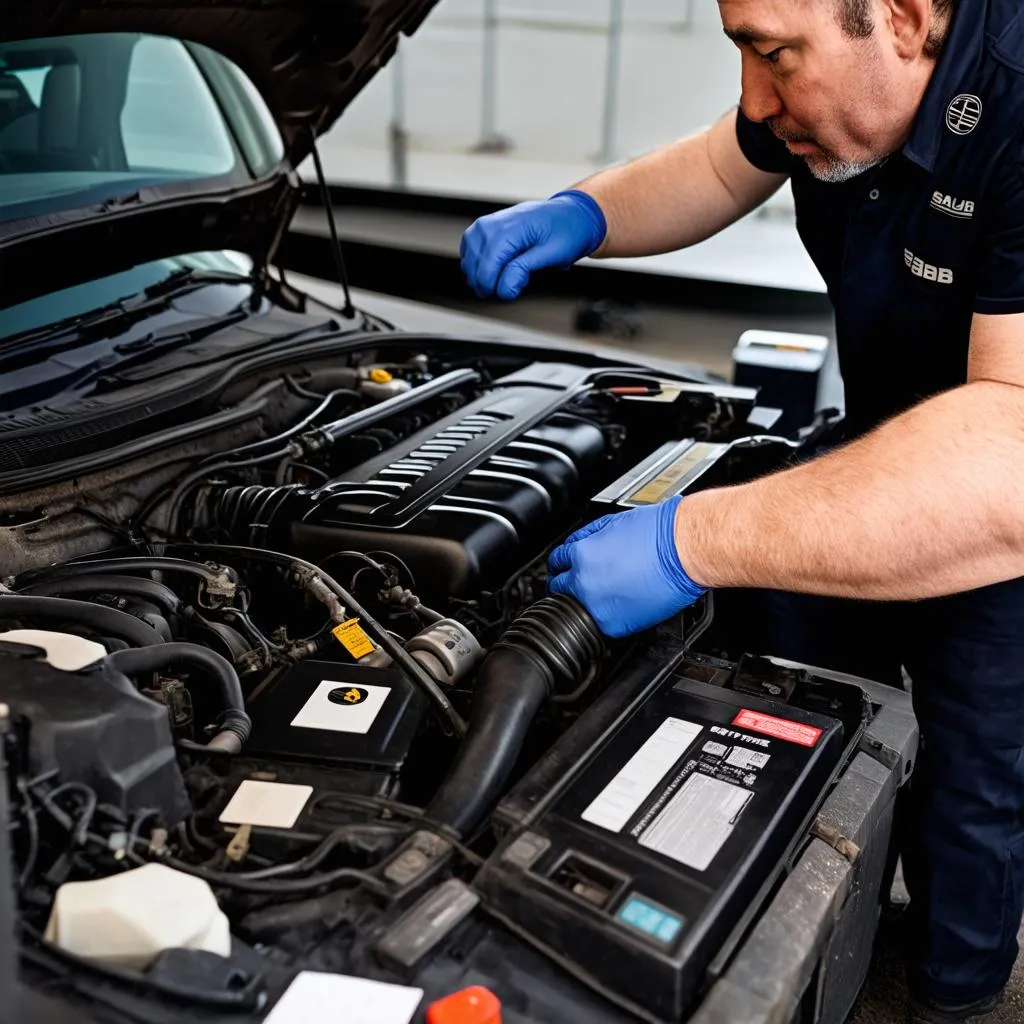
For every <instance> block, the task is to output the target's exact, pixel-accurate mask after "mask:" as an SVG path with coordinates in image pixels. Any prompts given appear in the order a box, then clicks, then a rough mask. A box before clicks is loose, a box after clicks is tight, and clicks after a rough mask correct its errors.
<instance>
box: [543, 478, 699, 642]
mask: <svg viewBox="0 0 1024 1024" xmlns="http://www.w3.org/2000/svg"><path fill="white" fill-rule="evenodd" d="M680 502H681V499H680V498H679V497H676V498H672V499H671V500H669V501H666V502H662V503H661V504H659V505H650V506H647V507H646V508H636V509H632V510H630V511H629V512H620V513H617V514H615V515H610V516H605V517H604V518H603V519H598V520H597V522H594V523H591V524H590V525H589V526H586V527H584V528H583V529H582V530H579V531H578V532H577V533H574V534H573V535H572V536H571V537H570V538H569V539H568V540H567V541H566V542H565V543H564V544H563V545H562V546H561V547H559V548H556V549H555V550H554V551H553V552H552V553H551V558H550V560H549V562H548V569H549V571H550V573H551V584H550V586H551V591H552V592H553V593H555V594H567V595H569V596H571V597H574V598H576V600H577V601H579V602H580V604H582V605H583V607H584V608H586V609H587V611H588V612H589V613H590V615H591V616H592V617H593V619H594V621H595V622H596V623H597V625H598V627H599V628H600V630H601V632H602V633H604V634H605V635H606V636H610V637H622V636H628V635H629V634H631V633H638V632H640V630H643V629H648V628H649V627H651V626H654V625H657V624H658V623H659V622H664V621H665V620H666V619H668V618H670V617H671V616H673V615H677V614H678V613H679V612H681V611H682V610H683V609H684V608H687V607H689V606H690V605H691V604H693V603H694V602H695V601H697V600H698V599H699V598H700V597H701V596H702V595H703V594H704V593H705V592H706V591H705V590H704V588H703V587H700V586H698V585H697V584H696V583H694V582H693V580H691V579H690V577H689V576H687V575H686V570H685V569H684V568H683V566H682V563H681V562H680V561H679V555H678V554H677V553H676V542H675V535H676V516H677V513H678V511H679V506H680Z"/></svg>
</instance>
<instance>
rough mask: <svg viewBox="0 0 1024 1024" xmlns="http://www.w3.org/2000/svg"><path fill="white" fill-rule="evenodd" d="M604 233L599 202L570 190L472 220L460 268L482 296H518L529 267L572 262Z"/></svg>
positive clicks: (590, 249) (464, 238)
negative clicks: (545, 199)
mask: <svg viewBox="0 0 1024 1024" xmlns="http://www.w3.org/2000/svg"><path fill="white" fill-rule="evenodd" d="M607 232H608V225H607V223H606V222H605V219H604V213H603V212H602V210H601V207H600V206H598V204H597V200H596V199H594V198H593V197H592V196H590V195H588V194H587V193H586V192H580V191H578V190H576V189H569V190H568V191H566V192H558V193H556V194H555V195H553V196H552V197H551V198H550V199H548V200H547V201H545V202H540V203H536V202H534V203H520V204H519V205H518V206H513V207H511V208H509V209H507V210H500V211H499V212H498V213H492V214H489V215H488V216H486V217H481V218H480V219H479V220H477V221H475V222H474V223H473V224H471V225H470V227H469V229H468V230H467V231H466V233H465V234H464V235H463V236H462V247H461V252H462V271H463V273H464V274H465V275H466V280H467V281H469V285H470V287H471V288H472V289H473V291H475V292H476V293H477V295H479V296H480V298H481V299H487V298H491V297H492V296H494V295H497V296H498V298H499V299H505V300H506V301H509V300H512V299H517V298H518V297H519V294H520V293H521V292H522V290H523V289H524V288H525V287H526V285H527V283H528V282H529V280H530V274H532V273H533V271H535V270H543V269H544V268H546V267H561V268H565V267H570V266H572V264H574V263H575V262H576V261H577V260H581V259H583V257H584V256H589V255H590V254H591V253H592V252H593V251H594V250H595V249H597V248H598V246H600V244H601V243H602V242H603V241H604V237H605V235H606V234H607Z"/></svg>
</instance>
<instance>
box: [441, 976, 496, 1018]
mask: <svg viewBox="0 0 1024 1024" xmlns="http://www.w3.org/2000/svg"><path fill="white" fill-rule="evenodd" d="M427 1024H501V1003H500V1002H498V997H497V996H496V995H495V994H494V993H493V992H492V991H491V990H490V989H487V988H484V987H483V986H482V985H473V986H472V987H471V988H464V989H462V990H461V991H460V992H453V993H452V994H451V995H450V996H445V998H444V999H439V1000H438V1001H437V1002H436V1003H431V1004H430V1006H428V1007H427Z"/></svg>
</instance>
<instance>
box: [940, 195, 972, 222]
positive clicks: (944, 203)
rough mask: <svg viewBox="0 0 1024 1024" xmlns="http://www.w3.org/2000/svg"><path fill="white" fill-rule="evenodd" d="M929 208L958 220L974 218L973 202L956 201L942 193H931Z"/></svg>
mask: <svg viewBox="0 0 1024 1024" xmlns="http://www.w3.org/2000/svg"><path fill="white" fill-rule="evenodd" d="M931 207H932V209H933V210H938V211H939V213H945V214H948V215H949V216H950V217H956V218H957V219H958V220H970V219H971V218H972V217H973V216H974V201H973V200H971V199H956V198H954V197H953V196H947V195H946V194H945V193H944V192H933V193H932V201H931Z"/></svg>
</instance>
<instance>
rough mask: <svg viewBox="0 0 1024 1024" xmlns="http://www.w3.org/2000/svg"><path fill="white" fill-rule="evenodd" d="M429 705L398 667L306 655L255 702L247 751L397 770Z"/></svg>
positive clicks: (248, 753)
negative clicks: (306, 658) (309, 657)
mask: <svg viewBox="0 0 1024 1024" xmlns="http://www.w3.org/2000/svg"><path fill="white" fill-rule="evenodd" d="M425 708H426V704H425V700H424V698H423V696H422V695H421V694H420V692H419V691H418V690H417V689H416V688H415V687H414V686H413V684H412V683H410V682H409V680H408V679H406V677H405V676H404V675H403V674H402V673H401V672H398V671H396V670H394V669H380V668H366V667H364V666H362V665H350V664H346V663H344V662H333V661H322V662H321V661H303V662H300V663H299V664H297V665H295V666H294V667H293V668H291V669H289V670H288V672H286V673H285V674H284V675H283V676H281V678H280V679H279V680H278V681H277V682H276V683H275V684H274V685H273V687H272V688H271V689H270V690H268V691H267V692H265V693H263V694H260V695H259V696H258V697H257V698H256V699H255V700H254V701H253V702H252V703H251V704H250V706H249V712H250V715H251V717H252V724H253V729H252V735H251V736H250V737H249V740H248V742H247V743H246V748H245V752H246V756H247V757H252V758H258V759H266V760H272V761H278V760H281V759H286V760H291V761H302V762H307V763H310V762H312V763H314V764H320V765H330V766H332V767H336V768H353V769H370V770H377V771H383V772H386V773H391V772H397V771H398V770H399V769H400V768H401V767H402V765H403V763H404V762H405V759H406V757H407V756H408V753H409V747H410V745H411V743H412V741H413V738H414V737H415V735H416V732H417V730H418V729H419V726H420V722H421V721H422V719H423V713H424V711H425Z"/></svg>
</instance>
